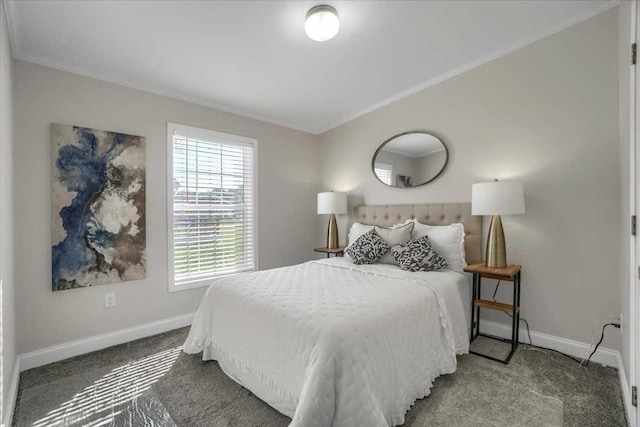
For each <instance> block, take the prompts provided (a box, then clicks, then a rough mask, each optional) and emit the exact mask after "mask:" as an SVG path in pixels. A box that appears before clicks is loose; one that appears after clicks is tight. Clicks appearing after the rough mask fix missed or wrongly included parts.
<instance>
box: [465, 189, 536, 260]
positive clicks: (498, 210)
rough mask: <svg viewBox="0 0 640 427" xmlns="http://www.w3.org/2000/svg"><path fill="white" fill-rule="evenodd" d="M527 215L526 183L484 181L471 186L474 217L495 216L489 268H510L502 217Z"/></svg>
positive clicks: (488, 255) (487, 256) (490, 231)
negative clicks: (523, 186) (523, 185)
mask: <svg viewBox="0 0 640 427" xmlns="http://www.w3.org/2000/svg"><path fill="white" fill-rule="evenodd" d="M523 213H524V193H523V191H522V183H521V182H515V181H505V182H502V181H498V180H495V181H493V182H483V183H479V184H473V186H472V187H471V214H472V215H493V216H492V218H491V225H490V226H489V235H488V236H487V254H486V258H485V259H486V261H485V264H486V266H487V267H494V268H502V267H506V266H507V248H506V246H505V244H504V229H503V228H502V219H501V218H500V215H515V214H523Z"/></svg>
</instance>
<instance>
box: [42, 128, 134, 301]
mask: <svg viewBox="0 0 640 427" xmlns="http://www.w3.org/2000/svg"><path fill="white" fill-rule="evenodd" d="M51 134H52V143H53V155H52V165H51V166H52V167H51V170H52V175H53V176H52V178H53V179H52V189H51V206H52V211H51V212H52V215H51V244H52V247H51V256H52V265H51V266H52V277H51V279H52V288H53V290H54V291H61V290H65V289H74V288H83V287H87V286H94V285H103V284H107V283H118V282H124V281H128V280H139V279H143V278H144V277H145V275H146V255H145V250H146V233H145V226H146V223H145V139H144V137H140V136H134V135H126V134H122V133H116V132H107V131H103V130H95V129H88V128H83V127H78V126H67V125H60V124H56V123H54V124H53V125H52V129H51Z"/></svg>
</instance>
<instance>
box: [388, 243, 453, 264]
mask: <svg viewBox="0 0 640 427" xmlns="http://www.w3.org/2000/svg"><path fill="white" fill-rule="evenodd" d="M391 253H392V254H393V258H394V259H395V260H396V261H397V262H398V264H400V268H402V269H403V270H406V271H436V270H440V269H441V268H443V267H446V266H448V265H449V263H448V262H447V260H446V259H444V258H442V257H441V256H440V255H438V253H437V252H436V251H434V250H433V248H432V247H431V243H429V238H428V237H427V236H424V237H420V238H418V239H411V240H409V241H408V242H405V243H402V244H399V245H393V246H392V247H391Z"/></svg>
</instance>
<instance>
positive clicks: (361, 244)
mask: <svg viewBox="0 0 640 427" xmlns="http://www.w3.org/2000/svg"><path fill="white" fill-rule="evenodd" d="M389 249H391V246H389V245H388V244H386V243H385V241H384V240H382V239H381V238H380V236H378V234H377V233H376V231H375V230H371V231H369V232H367V233H365V234H363V235H362V236H360V237H359V238H358V240H356V241H355V242H353V245H351V246H349V247H348V248H347V249H346V250H345V252H346V253H347V255H349V256H350V257H351V259H352V260H353V262H354V263H355V264H373V263H374V262H376V261H377V260H378V259H380V258H381V257H382V256H384V254H386V253H387V252H389Z"/></svg>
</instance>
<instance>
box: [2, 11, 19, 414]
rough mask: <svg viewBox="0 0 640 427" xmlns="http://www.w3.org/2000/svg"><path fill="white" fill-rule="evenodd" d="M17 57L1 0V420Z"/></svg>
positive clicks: (11, 318) (6, 367) (6, 369)
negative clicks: (14, 55) (14, 72)
mask: <svg viewBox="0 0 640 427" xmlns="http://www.w3.org/2000/svg"><path fill="white" fill-rule="evenodd" d="M14 78H15V75H14V74H13V61H12V59H11V46H10V43H9V32H8V27H7V21H6V16H5V10H4V4H3V3H0V280H2V290H1V292H2V319H0V324H1V325H2V332H1V333H2V360H1V361H0V363H2V387H1V389H0V393H1V394H2V395H1V398H0V400H1V403H2V404H0V407H2V409H3V410H0V423H2V422H3V421H4V419H5V418H4V417H5V416H6V414H5V413H4V412H3V411H4V410H6V408H7V407H8V404H7V398H8V393H7V392H8V390H9V385H10V383H11V376H12V375H13V369H14V365H15V361H16V333H15V332H16V331H15V325H16V321H15V299H14V288H15V287H14V268H13V259H14V257H13V161H12V160H13V159H12V148H13V80H14Z"/></svg>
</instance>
